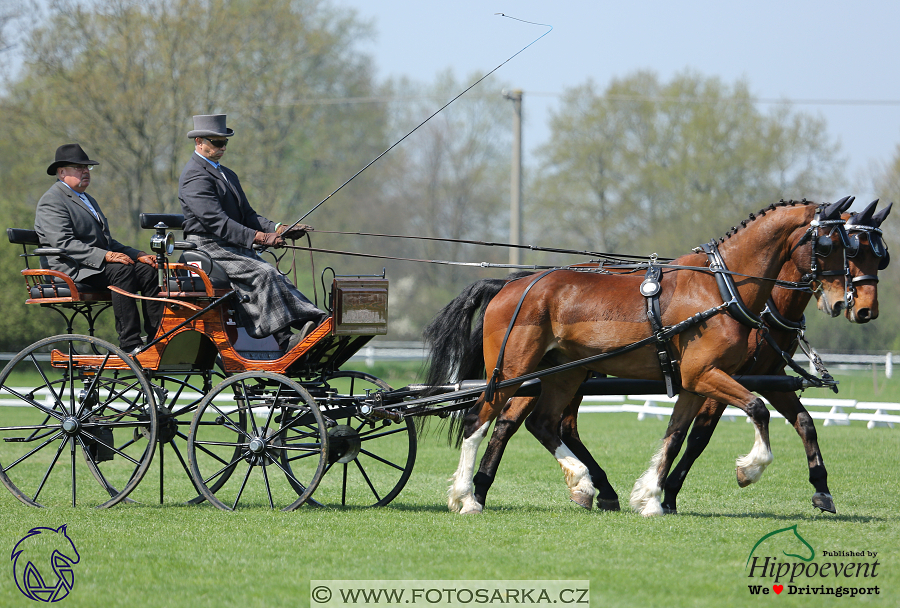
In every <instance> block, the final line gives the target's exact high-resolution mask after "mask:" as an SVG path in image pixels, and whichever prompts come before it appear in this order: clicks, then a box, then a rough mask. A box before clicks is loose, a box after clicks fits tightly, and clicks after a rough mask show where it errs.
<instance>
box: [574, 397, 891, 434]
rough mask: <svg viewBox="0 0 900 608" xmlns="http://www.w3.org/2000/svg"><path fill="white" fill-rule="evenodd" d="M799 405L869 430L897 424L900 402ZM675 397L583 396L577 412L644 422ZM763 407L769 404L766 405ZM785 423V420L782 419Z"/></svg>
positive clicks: (730, 411) (735, 416) (729, 414)
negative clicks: (630, 416)
mask: <svg viewBox="0 0 900 608" xmlns="http://www.w3.org/2000/svg"><path fill="white" fill-rule="evenodd" d="M800 402H801V403H802V404H803V407H805V408H806V409H807V411H808V412H809V415H810V416H812V417H813V418H814V419H816V420H824V421H825V422H824V424H823V426H834V425H848V424H850V423H851V422H854V421H856V422H865V423H866V426H867V427H868V428H870V429H873V428H876V427H887V428H894V424H895V423H896V424H900V415H898V414H900V403H888V402H880V401H856V400H855V399H827V398H822V399H820V398H816V397H801V398H800ZM673 403H675V397H671V398H669V397H666V396H665V395H611V396H604V397H591V396H586V397H584V399H583V401H582V403H581V407H580V408H579V410H578V411H579V413H585V414H586V413H622V412H631V413H636V414H637V419H638V420H646V419H648V418H649V417H651V416H655V417H656V418H657V419H659V420H662V419H663V418H664V417H667V416H671V415H672V407H673V406H672V404H673ZM766 405H769V404H768V402H766ZM769 413H770V414H771V416H772V418H773V419H776V418H782V419H783V418H784V416H782V415H781V414H779V413H778V412H776V411H774V410H772V409H771V408H770V409H769ZM741 418H743V419H744V420H746V421H747V422H750V418H748V417H747V416H746V414H744V412H742V411H741V410H739V409H738V408H736V407H732V406H730V405H729V406H728V407H727V408H725V413H724V414H723V415H722V419H723V420H731V421H734V420H740V419H741ZM785 423H786V424H787V420H785Z"/></svg>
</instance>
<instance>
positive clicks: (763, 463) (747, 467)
mask: <svg viewBox="0 0 900 608" xmlns="http://www.w3.org/2000/svg"><path fill="white" fill-rule="evenodd" d="M684 375H685V374H684V371H682V377H684ZM688 377H690V376H688ZM685 388H687V389H688V390H690V391H693V392H695V393H700V394H701V395H705V396H707V397H709V398H711V399H715V400H716V401H718V402H719V403H725V404H731V405H733V406H735V407H737V408H740V409H741V410H742V411H743V412H744V413H745V414H747V416H748V417H749V418H750V420H751V421H752V422H753V425H754V429H753V430H754V433H755V435H756V439H755V441H754V443H753V449H751V450H750V453H748V454H745V455H744V456H741V457H740V458H738V459H737V462H736V463H735V464H736V474H737V482H738V485H739V486H740V487H742V488H744V487H746V486H748V485H750V484H751V483H754V482H756V481H758V480H759V478H760V477H761V476H762V474H763V471H765V470H766V467H767V466H769V465H770V464H771V463H772V448H771V446H770V445H769V417H770V416H769V410H767V409H766V405H765V403H763V400H762V399H760V398H759V397H757V396H756V395H754V394H753V393H751V392H750V391H748V390H747V389H745V388H744V387H743V386H741V385H740V384H739V383H738V382H737V381H735V380H734V379H733V378H732V377H731V376H729V375H728V374H726V373H725V372H723V371H722V370H721V369H718V368H713V369H710V370H708V371H706V372H705V373H701V374H699V375H698V376H696V377H694V378H693V381H692V382H691V383H690V386H688V383H687V382H685Z"/></svg>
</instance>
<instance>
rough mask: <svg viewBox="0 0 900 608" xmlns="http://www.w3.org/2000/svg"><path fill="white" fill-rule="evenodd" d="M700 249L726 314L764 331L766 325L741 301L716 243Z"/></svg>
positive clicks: (739, 321) (712, 242)
mask: <svg viewBox="0 0 900 608" xmlns="http://www.w3.org/2000/svg"><path fill="white" fill-rule="evenodd" d="M700 248H701V249H702V251H703V252H704V253H705V254H706V257H708V258H709V269H710V270H711V271H712V273H713V275H714V276H715V277H716V285H718V287H719V294H720V295H721V296H722V301H723V302H725V305H726V306H727V307H728V314H730V315H731V316H732V318H734V319H735V320H736V321H737V322H738V323H741V324H742V325H746V326H747V327H752V328H753V329H760V330H764V329H765V327H766V324H765V323H763V320H762V319H760V318H759V317H758V316H756V315H755V314H754V313H753V311H751V310H750V309H749V308H747V305H746V304H744V301H743V300H742V299H741V294H740V293H739V292H738V289H737V286H736V285H735V284H734V279H733V278H732V277H731V275H730V274H729V273H728V272H727V271H728V268H726V266H725V260H724V259H722V254H721V253H719V248H718V247H717V246H716V242H715V241H710V242H709V243H707V244H705V245H701V246H700Z"/></svg>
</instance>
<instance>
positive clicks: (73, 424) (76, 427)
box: [62, 416, 81, 435]
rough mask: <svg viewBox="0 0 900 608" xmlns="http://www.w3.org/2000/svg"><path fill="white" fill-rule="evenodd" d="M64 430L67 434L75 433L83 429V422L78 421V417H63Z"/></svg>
mask: <svg viewBox="0 0 900 608" xmlns="http://www.w3.org/2000/svg"><path fill="white" fill-rule="evenodd" d="M62 430H63V431H65V433H66V434H67V435H75V434H77V433H78V431H80V430H81V423H80V422H79V421H78V418H75V417H74V416H68V417H66V418H64V419H63V422H62Z"/></svg>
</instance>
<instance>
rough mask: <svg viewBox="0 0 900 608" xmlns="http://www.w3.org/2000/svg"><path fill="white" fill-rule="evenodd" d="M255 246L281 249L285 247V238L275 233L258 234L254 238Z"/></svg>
mask: <svg viewBox="0 0 900 608" xmlns="http://www.w3.org/2000/svg"><path fill="white" fill-rule="evenodd" d="M253 244H254V245H262V246H263V247H274V248H275V249H279V248H281V247H284V237H282V236H281V235H280V234H276V233H274V232H257V233H256V236H255V237H253Z"/></svg>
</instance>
